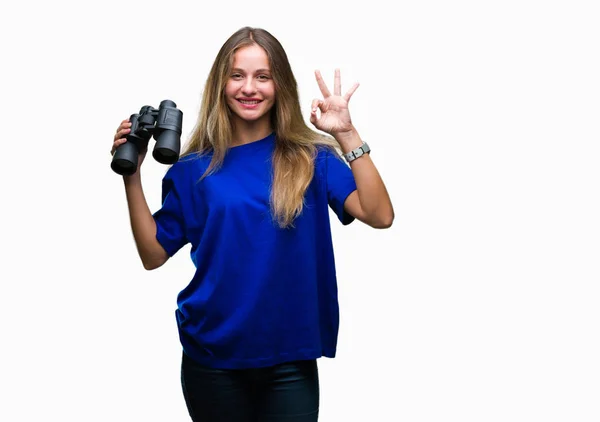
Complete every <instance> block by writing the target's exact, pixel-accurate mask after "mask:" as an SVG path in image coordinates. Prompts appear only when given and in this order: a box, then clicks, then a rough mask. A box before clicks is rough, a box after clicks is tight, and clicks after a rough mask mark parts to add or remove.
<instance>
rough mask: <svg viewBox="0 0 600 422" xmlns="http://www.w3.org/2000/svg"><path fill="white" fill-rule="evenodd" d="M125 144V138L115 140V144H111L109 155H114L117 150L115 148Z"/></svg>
mask: <svg viewBox="0 0 600 422" xmlns="http://www.w3.org/2000/svg"><path fill="white" fill-rule="evenodd" d="M125 142H127V139H125V138H121V139H117V140H116V141H115V142H113V146H112V149H111V150H110V155H115V151H116V150H117V148H118V147H119V146H120V145H123V144H124V143H125Z"/></svg>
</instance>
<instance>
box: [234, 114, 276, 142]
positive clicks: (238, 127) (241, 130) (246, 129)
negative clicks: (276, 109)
mask: <svg viewBox="0 0 600 422" xmlns="http://www.w3.org/2000/svg"><path fill="white" fill-rule="evenodd" d="M265 117H268V116H265ZM271 132H273V129H272V128H271V122H270V121H269V119H268V118H267V119H260V120H257V121H254V122H248V121H245V120H241V119H236V121H234V124H233V139H232V140H231V141H232V142H231V145H230V146H232V147H234V146H239V145H244V144H249V143H251V142H254V141H258V140H259V139H263V138H266V137H267V136H268V135H269V134H271Z"/></svg>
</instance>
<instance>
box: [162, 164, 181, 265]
mask: <svg viewBox="0 0 600 422" xmlns="http://www.w3.org/2000/svg"><path fill="white" fill-rule="evenodd" d="M153 217H154V221H155V222H156V239H157V240H158V242H159V243H160V244H161V245H162V247H163V248H164V249H165V251H166V252H167V254H168V255H169V256H173V255H175V253H176V252H177V251H178V250H179V249H181V248H182V247H183V246H184V245H185V244H186V243H188V240H187V237H186V235H185V219H184V211H183V201H182V198H181V195H180V187H179V186H178V182H177V177H176V173H175V172H174V171H173V167H171V168H170V169H169V170H168V171H167V174H166V175H165V176H164V178H163V181H162V207H161V208H160V209H159V210H158V211H156V212H155V213H154V215H153Z"/></svg>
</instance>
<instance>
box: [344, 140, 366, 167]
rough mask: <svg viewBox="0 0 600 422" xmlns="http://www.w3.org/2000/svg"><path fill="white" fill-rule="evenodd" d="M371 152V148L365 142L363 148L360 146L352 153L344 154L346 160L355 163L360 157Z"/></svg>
mask: <svg viewBox="0 0 600 422" xmlns="http://www.w3.org/2000/svg"><path fill="white" fill-rule="evenodd" d="M369 152H371V148H369V145H367V143H366V142H363V143H362V145H361V146H359V147H358V148H356V149H354V150H352V151H350V152H349V153H347V154H343V155H344V158H345V159H346V161H347V162H350V161H354V160H356V159H357V158H358V157H362V156H363V155H364V154H367V153H369Z"/></svg>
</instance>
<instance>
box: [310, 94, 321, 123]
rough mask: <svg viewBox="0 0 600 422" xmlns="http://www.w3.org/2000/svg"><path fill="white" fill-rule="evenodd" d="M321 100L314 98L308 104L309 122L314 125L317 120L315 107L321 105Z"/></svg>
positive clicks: (317, 107)
mask: <svg viewBox="0 0 600 422" xmlns="http://www.w3.org/2000/svg"><path fill="white" fill-rule="evenodd" d="M321 103H322V101H321V100H319V99H317V98H315V99H314V100H312V104H311V106H310V122H311V123H312V124H313V125H314V124H316V123H317V121H318V120H319V119H318V117H317V109H319V108H320V107H321Z"/></svg>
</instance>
